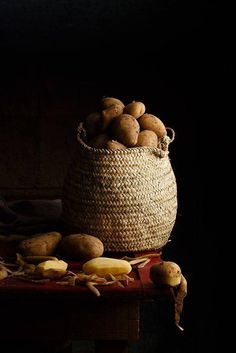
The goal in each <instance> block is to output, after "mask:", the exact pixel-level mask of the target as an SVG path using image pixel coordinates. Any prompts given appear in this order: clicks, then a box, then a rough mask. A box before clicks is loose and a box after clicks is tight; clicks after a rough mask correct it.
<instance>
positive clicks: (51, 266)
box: [34, 260, 68, 279]
mask: <svg viewBox="0 0 236 353" xmlns="http://www.w3.org/2000/svg"><path fill="white" fill-rule="evenodd" d="M67 267H68V264H67V263H66V262H65V261H63V260H48V261H44V262H41V263H40V264H38V265H37V266H36V267H35V270H34V273H35V274H38V275H40V276H41V277H44V278H50V279H58V278H61V277H62V276H64V275H65V274H66V270H67Z"/></svg>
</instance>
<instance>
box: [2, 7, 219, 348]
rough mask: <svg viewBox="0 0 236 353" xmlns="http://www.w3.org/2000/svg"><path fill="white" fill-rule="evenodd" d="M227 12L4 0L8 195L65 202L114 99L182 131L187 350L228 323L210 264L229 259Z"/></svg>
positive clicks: (180, 231)
mask: <svg viewBox="0 0 236 353" xmlns="http://www.w3.org/2000/svg"><path fill="white" fill-rule="evenodd" d="M216 10H217V9H216V6H215V2H213V1H212V2H211V1H184V0H183V1H181V0H180V1H174V0H169V1H168V0H161V1H160V0H159V1H154V0H146V1H144V0H143V1H142V0H136V1H132V0H129V1H91V0H84V1H75V0H74V1H73V0H72V1H50V2H48V1H42V0H41V1H29V0H28V1H25V0H22V1H0V33H1V40H0V51H1V56H2V63H1V67H0V71H1V82H0V168H1V173H0V192H1V193H2V194H3V195H4V196H5V197H9V198H11V197H13V196H14V195H16V196H18V197H24V195H26V194H27V196H28V197H58V196H60V193H61V187H62V183H63V178H64V175H65V173H66V169H67V166H68V162H69V160H70V157H71V154H72V152H73V148H74V144H75V131H76V126H77V123H78V121H79V120H80V119H83V117H84V116H85V115H86V114H87V113H89V112H91V111H93V110H94V109H95V108H96V104H97V102H98V101H99V99H100V98H101V97H102V96H103V95H111V96H116V97H119V98H120V99H122V100H124V102H126V103H128V102H129V101H131V100H134V99H135V100H142V101H144V102H145V103H146V105H147V107H148V110H149V111H150V112H152V113H154V114H157V115H158V116H160V117H161V118H162V119H163V120H164V121H165V123H166V125H169V126H171V127H173V128H174V130H175V132H176V140H175V141H174V143H173V144H172V145H171V151H170V157H171V161H172V164H173V168H174V171H175V174H176V178H177V183H178V195H179V208H178V216H177V222H176V226H175V229H174V232H173V237H172V242H171V243H170V245H168V247H167V249H166V252H165V254H164V256H165V257H166V258H169V259H172V260H173V261H176V262H178V263H179V264H180V265H181V266H182V267H183V272H184V273H186V276H187V277H188V280H189V288H190V289H189V296H188V298H187V299H186V311H185V313H184V314H183V320H184V324H183V325H184V326H185V327H186V334H185V336H183V337H184V338H185V340H184V341H183V340H182V339H181V340H180V342H181V345H182V346H181V347H180V348H179V349H180V351H181V352H190V349H191V352H204V351H207V349H208V351H209V349H212V348H213V347H214V344H215V343H214V342H215V332H216V326H217V322H216V319H215V316H214V310H213V306H212V305H211V294H212V292H213V290H214V288H213V285H212V282H214V275H213V277H211V278H212V281H211V283H209V281H208V276H212V267H211V266H210V265H209V266H207V268H204V269H203V266H201V261H200V258H201V259H204V260H205V259H210V260H212V263H214V261H215V259H216V254H217V249H216V245H215V242H214V239H213V234H211V231H208V228H207V225H206V223H205V216H206V214H205V213H204V207H206V205H207V198H208V193H205V189H207V188H208V182H209V179H210V177H209V175H210V174H208V171H207V170H208V168H209V169H211V159H209V158H207V155H208V153H209V152H207V153H206V149H207V147H209V148H210V146H208V145H209V135H210V132H211V126H212V125H213V124H214V117H215V110H216V100H217V98H216V97H217V93H218V92H219V89H220V82H221V81H220V77H221V75H222V72H223V71H224V68H225V67H224V64H223V62H222V61H221V58H220V55H219V53H222V51H223V50H224V45H223V41H222V33H223V32H222V30H221V24H220V23H221V22H220V21H219V14H218V12H217V11H216ZM221 16H222V15H221ZM220 18H221V17H220ZM207 150H208V151H209V150H210V151H211V149H207ZM206 163H207V167H205V164H206ZM206 168H207V169H206ZM202 244H204V246H203V247H202ZM199 251H200V255H199ZM203 270H204V272H201V271H203ZM202 273H204V275H202ZM202 281H203V283H204V285H205V288H208V290H205V291H204V293H203V292H202V290H200V288H202V287H201V286H200V285H201V283H202ZM209 303H210V304H209ZM203 342H205V343H203ZM204 349H205V350H204Z"/></svg>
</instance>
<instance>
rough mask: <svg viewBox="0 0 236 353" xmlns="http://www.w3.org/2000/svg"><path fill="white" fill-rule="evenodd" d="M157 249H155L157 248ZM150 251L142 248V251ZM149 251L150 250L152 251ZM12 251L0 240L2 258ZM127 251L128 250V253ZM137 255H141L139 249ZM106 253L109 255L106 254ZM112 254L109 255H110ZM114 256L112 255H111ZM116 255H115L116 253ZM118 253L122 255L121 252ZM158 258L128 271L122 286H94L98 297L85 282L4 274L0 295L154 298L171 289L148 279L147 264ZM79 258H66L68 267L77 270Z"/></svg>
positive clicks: (95, 298) (166, 293)
mask: <svg viewBox="0 0 236 353" xmlns="http://www.w3.org/2000/svg"><path fill="white" fill-rule="evenodd" d="M157 252H158V251H157ZM148 253H151V252H150V251H149V252H145V253H142V255H143V254H148ZM152 253H153V251H152ZM13 254H14V249H13V248H12V247H11V246H10V245H9V244H8V243H5V244H4V243H2V242H0V256H1V257H2V258H3V259H4V258H5V257H6V256H7V257H9V256H11V255H13ZM129 255H130V254H129ZM138 255H141V254H140V253H139V254H138ZM106 256H109V254H107V255H106ZM110 257H113V256H110ZM114 257H115V256H114ZM116 257H118V256H116ZM121 257H122V256H121ZM160 261H161V258H160V257H155V258H152V259H151V261H150V262H149V263H148V264H147V265H146V266H145V267H143V268H139V269H133V270H132V272H131V273H130V274H129V276H130V277H133V278H134V279H135V280H134V281H133V282H129V284H128V286H126V287H125V288H121V287H119V286H118V285H117V284H116V283H114V284H112V285H109V286H97V288H98V290H99V291H100V293H101V296H100V297H96V296H95V295H94V294H93V293H91V292H90V291H89V289H88V288H87V287H86V286H83V285H77V286H75V287H74V286H64V285H59V284H57V283H56V281H50V282H48V283H41V284H39V283H32V282H25V281H22V280H20V279H16V278H13V277H9V278H5V279H4V280H1V281H0V295H7V297H9V296H13V297H15V296H17V297H19V296H21V295H26V294H30V295H33V296H40V297H45V295H46V297H47V298H48V297H49V296H56V297H57V298H58V297H68V296H69V297H73V298H75V297H77V298H78V299H80V300H81V299H83V300H86V299H89V300H91V298H94V300H100V299H101V298H104V299H105V298H106V299H108V298H109V299H112V300H113V299H114V300H115V299H116V298H118V299H121V298H122V299H124V300H129V299H132V298H136V299H158V298H162V297H172V295H171V291H170V290H169V289H168V288H157V287H155V285H154V284H153V283H152V282H151V280H150V278H149V270H150V267H151V266H152V265H153V264H154V263H158V262H160ZM81 267H82V263H81V262H69V268H68V269H69V270H72V271H74V272H76V271H77V272H78V271H79V270H81Z"/></svg>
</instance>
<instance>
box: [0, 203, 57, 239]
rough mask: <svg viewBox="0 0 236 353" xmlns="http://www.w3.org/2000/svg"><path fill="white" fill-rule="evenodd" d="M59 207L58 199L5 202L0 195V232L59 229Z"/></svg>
mask: <svg viewBox="0 0 236 353" xmlns="http://www.w3.org/2000/svg"><path fill="white" fill-rule="evenodd" d="M61 209H62V208H61V200H60V199H57V200H19V201H12V202H6V201H5V200H4V199H3V198H2V197H1V196H0V234H2V235H8V234H21V235H33V234H36V233H40V232H49V231H61V229H62V221H61Z"/></svg>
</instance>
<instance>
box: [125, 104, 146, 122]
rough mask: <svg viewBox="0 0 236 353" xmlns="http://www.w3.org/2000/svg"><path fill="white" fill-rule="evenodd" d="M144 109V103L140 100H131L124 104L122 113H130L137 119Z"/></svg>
mask: <svg viewBox="0 0 236 353" xmlns="http://www.w3.org/2000/svg"><path fill="white" fill-rule="evenodd" d="M145 110H146V108H145V105H144V104H143V103H142V102H132V103H129V104H127V105H126V107H125V109H124V114H130V115H132V116H133V117H134V118H135V119H138V118H140V116H142V115H143V114H144V113H145Z"/></svg>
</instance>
